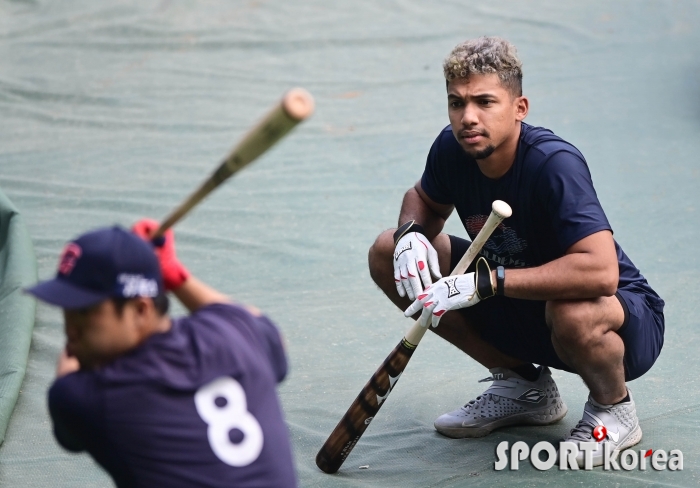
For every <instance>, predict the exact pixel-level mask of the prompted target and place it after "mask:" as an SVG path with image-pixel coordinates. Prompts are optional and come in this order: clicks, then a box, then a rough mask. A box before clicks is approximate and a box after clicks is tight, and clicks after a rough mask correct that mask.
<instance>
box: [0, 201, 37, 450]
mask: <svg viewBox="0 0 700 488" xmlns="http://www.w3.org/2000/svg"><path fill="white" fill-rule="evenodd" d="M35 281H36V259H35V258H34V249H33V248H32V241H31V238H30V237H29V234H28V233H27V228H26V227H25V225H24V221H23V219H22V217H21V216H20V215H19V212H18V211H17V209H16V208H15V207H14V205H12V202H10V200H8V199H7V197H6V196H5V195H4V194H3V193H2V191H0V444H2V442H3V440H4V439H5V430H6V429H7V424H8V422H9V421H10V415H11V414H12V410H13V409H14V407H15V402H16V401H17V396H18V395H19V389H20V387H21V386H22V380H23V379H24V372H25V371H26V369H27V357H28V356H29V344H30V342H31V339H32V329H33V328H34V311H35V309H36V306H35V304H34V300H32V299H31V298H29V297H27V296H25V295H24V294H23V293H22V288H23V287H25V286H27V285H30V284H33V283H34V282H35Z"/></svg>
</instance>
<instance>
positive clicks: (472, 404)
mask: <svg viewBox="0 0 700 488" xmlns="http://www.w3.org/2000/svg"><path fill="white" fill-rule="evenodd" d="M484 403H486V396H485V395H479V396H478V397H476V398H475V399H474V400H469V402H468V403H467V404H466V405H464V406H463V407H462V410H464V411H466V412H469V410H471V409H472V408H474V407H476V406H477V404H479V406H481V405H483V404H484Z"/></svg>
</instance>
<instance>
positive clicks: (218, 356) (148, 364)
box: [28, 220, 296, 487]
mask: <svg viewBox="0 0 700 488" xmlns="http://www.w3.org/2000/svg"><path fill="white" fill-rule="evenodd" d="M156 228H157V223H156V222H154V221H148V220H143V221H140V222H138V223H137V224H136V225H135V227H134V229H133V230H134V232H135V233H136V234H138V235H139V236H141V237H137V235H135V234H133V233H131V232H128V231H127V230H124V229H122V228H120V227H113V228H105V229H99V230H96V231H93V232H89V233H87V234H84V235H82V236H80V237H78V238H77V239H75V240H74V241H72V242H70V243H68V245H67V246H66V248H65V250H64V251H63V254H62V256H61V259H60V263H59V268H58V273H57V275H56V278H55V279H53V280H50V281H46V282H43V283H40V284H38V285H37V286H35V287H33V288H31V289H30V290H28V291H29V292H30V293H32V294H33V295H35V296H36V297H37V298H39V299H41V300H44V301H46V302H48V303H51V304H53V305H57V306H59V307H61V308H63V309H64V317H65V328H66V336H67V344H66V349H65V351H63V353H62V355H61V358H60V360H59V364H58V370H57V379H56V381H55V382H54V384H53V386H52V387H51V389H50V391H49V410H50V412H51V417H52V419H53V424H54V433H55V436H56V439H57V440H58V442H59V443H60V444H61V445H62V446H63V447H64V448H66V449H68V450H70V451H83V450H85V451H87V452H89V453H90V454H91V455H92V457H93V458H94V459H95V460H96V461H97V462H98V463H99V464H100V465H102V466H103V467H104V468H105V469H106V470H107V471H108V472H109V474H110V475H111V476H112V477H113V478H114V480H115V482H116V484H117V485H118V486H120V487H154V486H167V487H179V486H182V487H190V486H207V487H231V486H236V487H247V486H251V487H252V486H256V487H259V486H269V487H294V486H296V476H295V472H294V465H293V461H292V455H291V449H290V443H289V435H288V431H287V427H286V425H285V423H284V420H283V417H282V411H281V408H280V404H279V401H278V398H277V393H276V385H277V383H279V382H280V381H282V379H283V378H284V377H285V375H286V373H287V362H286V357H285V353H284V350H283V346H282V342H281V338H280V335H279V332H278V331H277V329H276V327H275V326H274V325H273V324H272V323H271V322H270V321H269V320H268V319H267V318H265V317H264V316H262V315H260V313H259V312H257V311H256V310H253V309H249V308H244V307H242V306H239V305H234V304H232V303H231V302H230V301H229V300H228V299H227V298H226V297H225V296H223V295H222V294H220V293H219V292H217V291H216V290H213V289H212V288H210V287H209V286H207V285H205V284H204V283H202V282H200V281H199V280H197V279H196V278H194V277H193V276H190V275H189V273H188V272H187V270H186V269H185V268H184V267H183V266H182V265H181V264H180V263H179V262H178V261H177V258H176V256H175V249H174V242H173V235H172V231H169V232H168V233H166V236H165V242H164V244H163V245H162V246H161V247H159V248H156V249H155V251H156V253H154V248H153V246H152V245H151V244H150V243H149V242H146V241H145V240H144V239H147V238H148V236H150V235H152V234H153V232H154V231H155V229H156ZM165 290H170V291H172V292H173V293H174V294H175V296H177V298H178V299H179V300H180V301H181V302H182V303H183V305H185V307H187V308H188V309H189V311H190V312H191V314H190V315H189V316H186V317H181V318H175V319H171V318H170V317H169V316H168V315H167V309H168V299H167V297H166V294H165Z"/></svg>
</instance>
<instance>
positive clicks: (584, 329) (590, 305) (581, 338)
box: [545, 299, 602, 348]
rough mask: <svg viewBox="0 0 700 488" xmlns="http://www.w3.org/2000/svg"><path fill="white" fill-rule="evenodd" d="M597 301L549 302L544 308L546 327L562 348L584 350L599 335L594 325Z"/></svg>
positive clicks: (596, 325) (598, 326)
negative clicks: (579, 348)
mask: <svg viewBox="0 0 700 488" xmlns="http://www.w3.org/2000/svg"><path fill="white" fill-rule="evenodd" d="M597 300H598V299H593V300H550V301H548V302H547V306H546V308H545V318H546V321H547V326H548V327H549V329H550V330H551V331H552V333H553V334H554V336H555V337H556V339H557V341H558V342H559V343H560V344H561V345H563V346H576V347H583V348H586V347H587V346H589V345H590V344H591V342H594V341H596V340H597V339H596V338H597V335H599V334H600V333H601V330H600V325H602V324H598V323H596V313H595V307H596V306H597Z"/></svg>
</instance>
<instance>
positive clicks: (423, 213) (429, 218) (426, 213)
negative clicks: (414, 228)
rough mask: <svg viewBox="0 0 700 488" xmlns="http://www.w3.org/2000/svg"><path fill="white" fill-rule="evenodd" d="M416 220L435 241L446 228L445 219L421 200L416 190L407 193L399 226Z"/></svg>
mask: <svg viewBox="0 0 700 488" xmlns="http://www.w3.org/2000/svg"><path fill="white" fill-rule="evenodd" d="M409 220H415V221H416V223H417V224H420V225H422V226H423V228H424V229H425V234H426V237H427V238H428V239H430V240H433V239H434V238H435V236H437V235H438V234H439V233H440V232H441V231H442V228H443V227H444V226H445V218H444V217H442V216H441V215H439V214H438V213H437V212H435V211H433V210H432V209H431V208H430V207H429V206H428V205H427V204H426V203H425V201H424V200H423V199H422V198H421V196H420V195H419V194H418V191H416V189H415V188H411V189H410V190H408V191H407V192H406V194H405V195H404V197H403V203H402V204H401V212H400V213H399V222H398V226H401V225H403V224H405V223H406V222H408V221H409Z"/></svg>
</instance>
